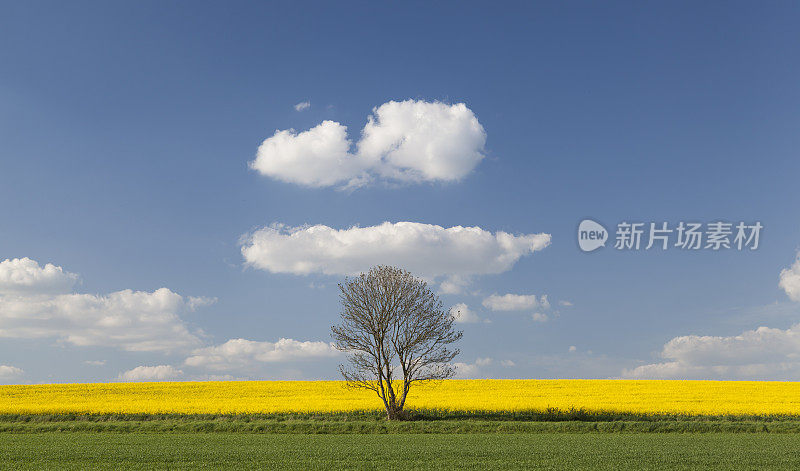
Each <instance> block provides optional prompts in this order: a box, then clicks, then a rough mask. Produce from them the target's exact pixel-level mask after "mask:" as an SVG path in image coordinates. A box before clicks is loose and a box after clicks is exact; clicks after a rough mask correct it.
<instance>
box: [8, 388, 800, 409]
mask: <svg viewBox="0 0 800 471" xmlns="http://www.w3.org/2000/svg"><path fill="white" fill-rule="evenodd" d="M407 407H409V408H415V409H436V410H448V411H530V410H545V409H547V408H558V409H562V410H567V409H570V408H583V409H585V410H587V411H607V412H629V413H644V414H675V413H677V414H692V415H695V414H710V415H717V414H736V415H742V414H748V415H749V414H756V415H767V414H782V415H784V414H785V415H800V383H790V382H758V381H627V380H447V381H443V382H439V383H436V384H431V385H417V386H416V387H414V388H412V394H411V397H410V398H409V401H408V404H407ZM380 408H381V402H380V400H379V399H378V398H377V397H376V396H375V395H374V393H372V392H368V391H360V390H351V389H346V388H345V387H344V385H343V383H342V382H340V381H226V382H172V383H167V382H165V383H100V384H44V385H24V386H0V414H61V413H79V414H88V413H94V414H108V413H151V414H155V413H183V414H218V413H223V414H258V413H281V412H340V411H341V412H345V411H358V410H377V409H380Z"/></svg>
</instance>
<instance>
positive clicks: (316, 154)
mask: <svg viewBox="0 0 800 471" xmlns="http://www.w3.org/2000/svg"><path fill="white" fill-rule="evenodd" d="M349 149H350V141H349V140H348V139H347V128H346V127H345V126H342V125H341V124H339V123H335V122H333V121H323V122H322V123H321V124H319V125H317V126H315V127H313V128H311V129H309V130H308V131H304V132H301V133H296V132H295V131H294V130H293V129H289V130H287V131H275V135H273V136H272V137H270V138H269V139H266V140H265V141H264V142H263V143H262V144H261V146H259V148H258V153H257V154H256V159H255V160H254V161H252V162H250V167H251V168H252V169H254V170H256V171H258V172H259V173H261V174H262V175H266V176H269V177H272V178H275V179H277V180H281V181H285V182H290V183H297V184H300V185H305V186H310V187H323V186H332V185H336V184H343V185H344V186H359V185H360V184H362V182H363V181H364V180H365V178H366V175H365V173H364V172H365V170H366V167H367V163H366V162H364V160H363V159H361V158H360V157H359V156H355V155H352V154H350V153H349Z"/></svg>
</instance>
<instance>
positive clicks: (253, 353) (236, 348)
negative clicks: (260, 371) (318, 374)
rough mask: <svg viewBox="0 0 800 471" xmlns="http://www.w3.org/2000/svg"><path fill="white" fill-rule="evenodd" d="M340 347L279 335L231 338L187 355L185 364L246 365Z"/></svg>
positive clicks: (325, 352)
mask: <svg viewBox="0 0 800 471" xmlns="http://www.w3.org/2000/svg"><path fill="white" fill-rule="evenodd" d="M338 354H339V351H338V350H336V348H334V347H333V344H331V343H326V342H310V341H306V342H301V341H298V340H293V339H285V338H282V339H280V340H278V341H277V342H258V341H254V340H245V339H231V340H228V341H227V342H225V343H223V344H221V345H216V346H211V347H205V348H199V349H196V350H194V351H193V352H192V355H191V356H190V357H189V358H187V359H186V361H185V363H186V365H187V366H194V367H201V368H208V369H212V370H229V369H238V368H248V367H252V366H254V365H257V364H259V363H278V362H289V361H296V360H309V359H318V358H325V357H333V356H336V355H338Z"/></svg>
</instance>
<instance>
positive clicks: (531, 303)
mask: <svg viewBox="0 0 800 471" xmlns="http://www.w3.org/2000/svg"><path fill="white" fill-rule="evenodd" d="M483 307H485V308H487V309H491V310H492V311H526V310H529V309H536V308H538V307H541V308H542V309H549V308H550V301H548V300H547V296H542V297H541V298H537V297H536V295H535V294H510V293H509V294H503V295H499V294H493V295H491V296H489V297H487V298H485V299H484V300H483Z"/></svg>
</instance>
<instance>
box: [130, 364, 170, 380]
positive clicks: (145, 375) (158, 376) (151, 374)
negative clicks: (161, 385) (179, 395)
mask: <svg viewBox="0 0 800 471" xmlns="http://www.w3.org/2000/svg"><path fill="white" fill-rule="evenodd" d="M181 376H183V371H181V370H179V369H176V368H174V367H172V366H170V365H158V366H137V367H136V368H134V369H132V370H128V371H126V372H124V373H120V374H119V376H118V377H117V379H119V380H120V381H169V380H171V379H176V378H179V377H181Z"/></svg>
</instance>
